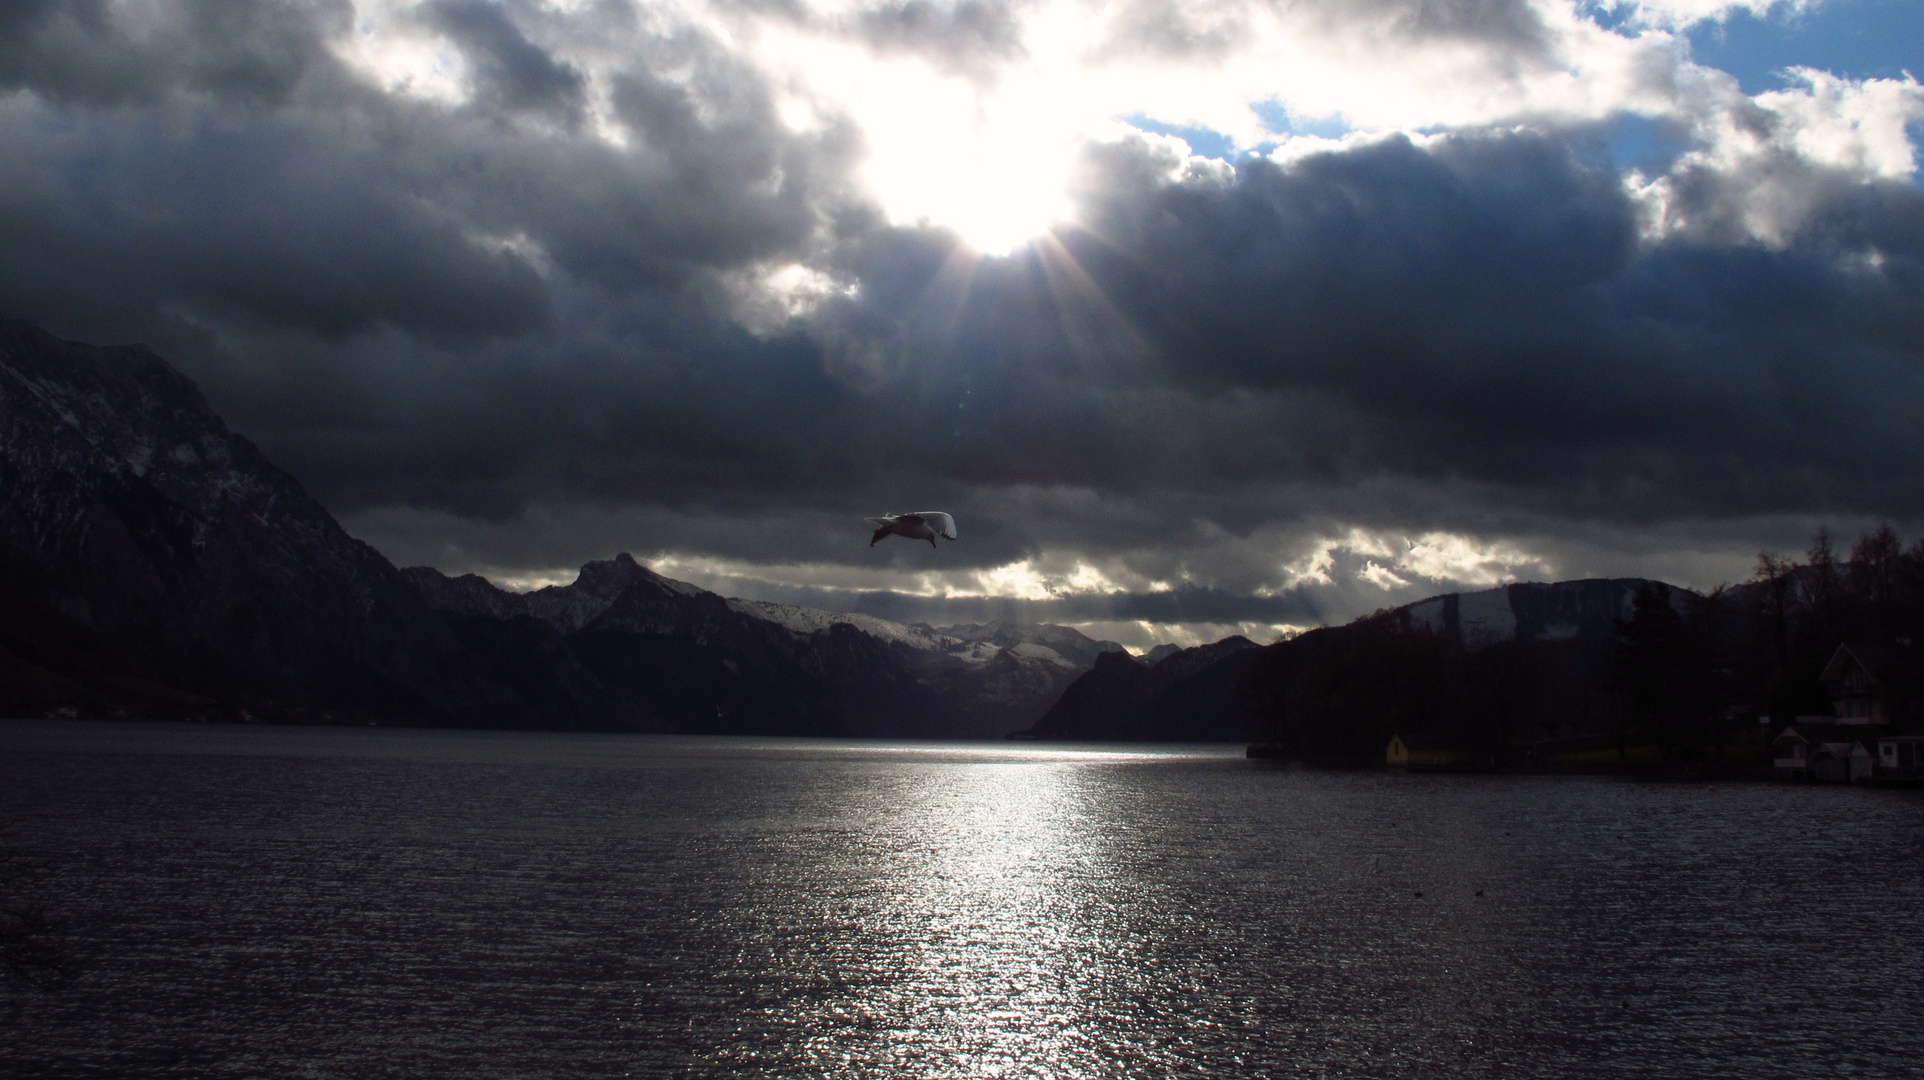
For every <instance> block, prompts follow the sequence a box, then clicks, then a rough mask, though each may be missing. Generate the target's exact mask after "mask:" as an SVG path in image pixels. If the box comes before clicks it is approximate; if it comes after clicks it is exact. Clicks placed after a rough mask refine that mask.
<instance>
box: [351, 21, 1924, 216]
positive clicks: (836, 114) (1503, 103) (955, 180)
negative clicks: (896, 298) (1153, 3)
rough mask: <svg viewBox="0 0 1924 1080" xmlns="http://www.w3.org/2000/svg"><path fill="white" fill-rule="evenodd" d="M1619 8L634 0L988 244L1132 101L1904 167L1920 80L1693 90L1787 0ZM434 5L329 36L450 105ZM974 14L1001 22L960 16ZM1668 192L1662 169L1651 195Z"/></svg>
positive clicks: (915, 204) (1050, 191) (609, 50)
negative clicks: (1640, 136) (1456, 12)
mask: <svg viewBox="0 0 1924 1080" xmlns="http://www.w3.org/2000/svg"><path fill="white" fill-rule="evenodd" d="M1802 6H1803V5H1802V4H1801V3H1794V4H1791V5H1790V8H1791V9H1801V7H1802ZM1615 7H1616V8H1617V9H1619V10H1620V12H1627V13H1628V14H1629V16H1630V17H1629V19H1628V21H1627V22H1626V23H1625V24H1624V25H1623V26H1622V27H1619V28H1617V29H1614V30H1613V29H1607V28H1605V27H1603V26H1601V25H1599V24H1598V22H1597V21H1596V20H1595V18H1594V17H1593V13H1594V12H1595V10H1596V9H1595V8H1593V7H1590V6H1589V5H1586V4H1580V3H1576V2H1572V0H1543V2H1541V3H1537V4H1534V5H1530V6H1526V7H1520V8H1516V9H1514V10H1512V11H1510V12H1509V14H1508V16H1507V17H1509V18H1510V19H1512V21H1513V22H1514V24H1515V25H1514V26H1510V27H1507V28H1506V27H1496V28H1492V27H1489V26H1485V25H1483V24H1481V23H1466V24H1464V25H1463V26H1462V27H1452V26H1449V25H1445V26H1443V27H1442V28H1441V30H1440V32H1428V33H1417V32H1414V31H1413V30H1412V29H1411V24H1410V22H1409V20H1410V18H1411V16H1410V15H1409V14H1408V13H1407V12H1405V11H1403V10H1402V9H1400V8H1397V7H1395V6H1393V5H1390V6H1384V7H1381V8H1374V7H1372V8H1346V7H1343V6H1341V5H1316V4H1307V5H1285V6H1271V5H1260V4H1243V3H1234V2H1232V3H1227V4H1220V5H1210V6H1207V7H1200V6H1176V7H1172V8H1170V9H1168V10H1167V11H1166V12H1164V13H1163V14H1162V15H1159V16H1157V17H1156V18H1150V17H1149V16H1148V14H1147V11H1148V9H1146V8H1144V7H1142V6H1141V5H1137V4H1130V3H1122V2H1111V3H1085V2H1082V0H1037V2H1035V3H1030V4H1023V5H1017V6H1013V7H1010V8H1006V9H1003V8H993V9H992V8H988V7H984V8H982V9H981V10H980V11H977V10H976V9H973V8H971V9H968V11H967V12H965V11H964V9H963V8H960V7H956V8H949V7H945V6H943V5H931V6H929V7H928V8H927V9H926V10H923V9H922V8H920V7H918V8H917V11H918V12H919V13H920V14H919V16H918V17H919V18H923V19H924V20H925V22H926V21H927V20H934V22H932V23H929V25H927V26H924V25H923V24H922V23H913V24H907V25H906V26H895V25H894V24H892V23H889V22H887V20H888V19H889V18H897V17H902V13H901V12H896V11H895V10H894V9H883V8H871V7H866V6H863V5H859V4H849V3H838V2H835V0H816V2H814V3H812V4H811V3H806V2H805V3H803V4H801V5H797V6H794V7H792V8H791V7H784V8H782V9H780V13H779V14H777V13H774V9H768V11H767V12H762V13H757V12H756V11H753V10H751V9H748V8H744V7H742V6H740V5H734V4H727V3H722V2H720V0H715V2H712V3H710V2H704V0H681V2H677V3H665V4H653V5H649V6H648V7H647V8H645V9H641V12H640V16H641V17H640V18H639V19H638V20H637V22H636V24H635V29H637V30H639V31H640V32H643V33H651V34H658V35H674V34H686V33H690V32H693V33H699V34H702V35H706V36H708V37H710V38H711V39H713V40H715V41H717V42H720V43H722V44H724V45H725V47H726V48H728V49H729V50H730V51H731V52H732V53H733V54H734V55H735V58H736V59H737V60H738V61H739V62H743V63H746V64H749V65H751V66H752V67H754V68H755V69H757V70H759V71H760V72H761V73H763V74H764V75H766V76H767V77H768V78H769V79H770V80H771V83H772V84H773V85H776V86H779V87H785V88H786V90H785V91H784V93H783V97H782V99H781V101H780V103H779V112H780V114H781V117H782V120H783V121H784V123H786V124H787V125H788V126H789V127H791V128H792V129H795V130H798V131H819V130H822V129H824V128H825V126H827V125H829V124H832V123H835V122H837V121H838V120H839V119H842V118H846V119H847V120H849V121H852V122H853V125H854V128H855V130H856V131H857V132H859V134H860V137H861V139H862V143H863V154H864V161H863V164H862V166H861V169H860V174H859V175H860V179H861V180H862V182H863V183H864V184H865V185H866V187H867V189H868V193H869V194H870V195H871V197H873V198H874V199H875V200H876V202H877V203H878V204H879V205H880V207H881V208H882V209H883V211H884V212H885V213H886V214H887V216H888V217H889V218H890V219H891V220H892V221H895V222H897V223H899V224H915V223H929V224H933V225H937V226H942V227H947V228H950V229H953V230H955V231H956V232H957V233H958V234H959V235H961V236H962V237H963V239H964V240H966V241H967V242H969V243H970V244H971V245H972V246H973V247H975V248H976V249H977V250H978V251H981V252H985V253H991V254H996V253H1002V252H1006V251H1008V250H1010V249H1011V248H1013V247H1015V246H1017V245H1019V244H1021V243H1023V242H1024V241H1026V240H1028V239H1030V238H1033V237H1036V236H1038V235H1040V234H1042V233H1043V232H1045V231H1046V230H1047V229H1049V228H1050V227H1051V226H1053V225H1056V224H1058V223H1062V222H1066V221H1069V220H1070V219H1071V218H1072V217H1073V213H1074V208H1073V205H1072V203H1071V199H1070V189H1071V181H1072V175H1073V172H1074V168H1075V165H1076V161H1077V159H1078V155H1079V154H1080V153H1081V151H1082V149H1083V148H1084V147H1085V146H1087V145H1088V144H1089V143H1090V142H1092V141H1095V142H1102V141H1109V140H1113V139H1115V138H1118V137H1120V136H1121V135H1123V134H1125V133H1127V132H1129V131H1131V130H1132V128H1131V127H1130V126H1129V121H1130V120H1131V119H1134V118H1141V119H1142V120H1143V121H1144V122H1149V123H1151V124H1153V125H1168V126H1173V127H1175V128H1178V129H1197V130H1201V131H1206V132H1210V133H1214V136H1213V137H1216V138H1219V139H1226V140H1227V141H1228V143H1229V144H1230V145H1232V146H1235V147H1238V148H1240V149H1242V150H1245V151H1247V150H1252V149H1257V148H1261V147H1266V146H1267V147H1273V148H1274V150H1273V152H1274V154H1275V156H1276V158H1277V160H1279V161H1288V160H1292V159H1294V158H1296V157H1300V156H1301V155H1302V154H1304V153H1307V152H1313V151H1315V150H1318V149H1327V148H1329V147H1331V146H1334V145H1340V144H1339V143H1335V142H1333V141H1332V140H1331V139H1330V138H1329V137H1328V136H1327V135H1326V134H1314V133H1304V132H1301V131H1296V130H1293V129H1292V128H1291V127H1290V125H1291V124H1297V123H1312V124H1314V123H1335V124H1336V125H1337V126H1338V127H1347V128H1350V129H1353V130H1355V131H1357V132H1360V133H1364V134H1367V133H1371V132H1375V133H1382V132H1392V131H1400V132H1406V133H1418V132H1423V131H1435V130H1439V129H1447V128H1453V127H1463V126H1476V125H1503V124H1510V125H1528V124H1533V123H1538V122H1541V121H1543V120H1546V119H1548V120H1552V121H1555V122H1571V121H1581V120H1594V119H1602V118H1606V117H1609V116H1612V115H1615V114H1618V113H1622V112H1632V113H1639V114H1643V115H1648V116H1663V117H1670V118H1681V119H1683V120H1685V121H1686V122H1688V123H1689V124H1690V125H1692V126H1693V127H1696V128H1701V132H1700V134H1701V137H1702V139H1703V141H1704V143H1705V144H1706V146H1707V149H1706V150H1705V151H1704V155H1705V156H1703V157H1702V158H1701V159H1700V160H1701V161H1703V162H1712V161H1715V162H1716V163H1718V164H1721V165H1725V166H1728V165H1729V164H1730V162H1731V161H1732V160H1734V159H1735V158H1741V157H1742V156H1743V155H1744V154H1745V152H1746V151H1745V148H1744V146H1743V145H1742V144H1743V140H1744V138H1745V137H1749V138H1752V139H1759V138H1761V139H1763V140H1764V141H1766V142H1770V143H1772V144H1773V145H1774V146H1776V147H1778V148H1779V149H1787V150H1789V151H1792V152H1795V153H1797V154H1799V155H1802V156H1803V157H1805V158H1807V159H1809V160H1811V161H1813V162H1818V163H1822V164H1825V165H1827V166H1832V167H1836V168H1841V169H1849V170H1855V171H1857V172H1860V173H1863V174H1865V175H1876V176H1891V175H1897V174H1906V175H1907V174H1908V172H1909V171H1910V169H1911V168H1912V165H1911V146H1910V142H1909V139H1908V136H1907V134H1906V130H1905V125H1906V124H1909V123H1912V122H1914V121H1915V118H1916V112H1915V110H1916V96H1915V89H1916V84H1915V83H1910V84H1908V85H1907V84H1902V83H1889V84H1888V85H1886V84H1885V83H1875V82H1874V83H1864V84H1857V83H1849V82H1847V81H1843V80H1837V79H1832V78H1830V77H1828V76H1822V75H1820V74H1817V73H1806V74H1804V75H1803V76H1802V77H1803V78H1804V79H1805V82H1806V86H1805V87H1804V88H1803V89H1799V90H1791V91H1783V92H1778V93H1773V94H1765V95H1762V96H1760V97H1759V98H1758V99H1757V102H1756V105H1757V106H1758V107H1761V108H1763V109H1765V110H1768V111H1770V112H1773V113H1775V114H1777V115H1778V116H1780V117H1782V118H1783V124H1782V125H1781V127H1782V130H1781V131H1780V132H1779V133H1777V134H1773V135H1767V136H1759V135H1756V134H1755V133H1751V134H1750V135H1749V136H1744V135H1743V134H1742V133H1741V132H1739V131H1737V130H1736V129H1735V128H1733V126H1732V123H1733V122H1732V120H1731V117H1732V115H1733V106H1734V105H1735V104H1736V102H1733V101H1731V100H1729V99H1730V98H1731V95H1732V94H1734V93H1735V92H1734V90H1728V91H1726V92H1724V93H1721V94H1708V95H1706V94H1703V93H1699V92H1698V91H1696V90H1693V89H1692V88H1693V87H1697V86H1699V85H1701V84H1702V83H1703V81H1704V80H1703V79H1702V78H1701V77H1700V75H1701V73H1697V74H1693V72H1694V71H1696V69H1693V68H1692V67H1691V65H1690V64H1689V62H1688V60H1687V59H1686V48H1687V47H1686V46H1685V44H1684V43H1683V42H1682V41H1681V39H1679V38H1677V37H1676V36H1675V35H1674V33H1673V32H1672V31H1674V30H1676V29H1677V28H1680V27H1684V26H1687V25H1689V24H1691V23H1694V22H1698V21H1702V20H1705V19H1716V18H1722V17H1725V16H1726V15H1728V14H1729V13H1730V12H1732V11H1734V10H1739V9H1745V10H1750V11H1753V12H1757V13H1762V12H1766V11H1777V12H1779V13H1781V12H1782V11H1783V10H1786V9H1785V6H1784V5H1783V4H1781V3H1775V4H1773V3H1764V2H1762V0H1755V2H1752V0H1737V2H1730V0H1643V2H1640V3H1624V4H1621V5H1615ZM564 8H565V6H564ZM420 10H421V9H420V8H419V6H418V5H415V4H411V3H406V2H363V3H361V4H359V5H358V6H357V16H356V18H355V19H354V20H353V23H352V27H351V29H350V30H349V32H348V33H347V34H346V35H345V36H344V37H343V38H342V39H341V40H340V41H338V42H337V44H336V48H337V52H338V53H339V54H340V55H341V56H343V57H344V58H345V59H347V60H349V61H350V62H351V63H352V64H353V65H354V66H355V67H356V68H358V69H359V70H361V71H363V72H364V73H366V74H367V76H368V77H369V78H370V79H371V80H372V81H374V82H375V83H376V84H377V85H379V86H381V87H383V88H385V89H387V90H388V91H390V92H393V93H398V94H409V95H414V96H418V97H422V98H426V99H429V100H434V101H439V102H443V103H445V104H448V105H451V106H452V105H455V104H458V103H460V102H461V101H463V100H465V99H466V98H467V96H468V95H469V92H470V90H469V85H468V84H469V83H470V81H471V80H472V78H473V77H474V76H473V73H472V72H471V71H470V70H469V66H468V64H467V63H466V61H465V60H464V59H463V55H462V52H461V50H460V49H458V48H456V47H455V46H454V45H453V44H452V43H451V42H450V41H448V40H447V39H445V38H444V37H441V36H438V35H437V32H436V31H435V29H434V25H433V23H432V20H429V19H425V18H423V17H421V15H420ZM586 10H588V9H584V11H586ZM1158 10H1161V9H1158ZM1605 10H1609V8H1608V7H1606V9H1605ZM892 12H893V14H891V13H892ZM985 13H986V14H985ZM965 15H966V16H969V17H975V16H979V19H978V20H977V21H978V22H980V21H982V20H988V23H987V24H986V25H982V26H978V25H974V24H968V25H966V26H965V25H963V23H964V22H965V21H966V20H965ZM568 18H569V16H568V15H567V13H566V11H565V9H550V11H549V13H548V15H547V16H546V17H543V18H540V19H534V18H530V19H526V20H524V25H523V27H522V28H523V30H525V31H526V32H527V33H529V34H530V36H531V38H533V39H535V40H537V41H538V42H539V44H541V45H542V46H543V47H544V48H545V49H548V50H550V51H551V53H552V55H553V56H554V57H555V58H556V60H557V61H558V62H563V63H566V64H568V65H570V67H571V68H572V69H573V70H576V71H578V72H580V73H581V74H582V75H583V77H584V79H585V82H586V86H587V87H588V94H587V100H588V109H589V116H590V122H591V124H592V125H593V126H594V128H595V129H596V130H598V131H601V132H602V133H603V134H604V136H605V137H606V138H607V140H608V141H610V142H611V143H614V144H617V145H620V146H624V147H625V146H627V145H628V143H629V140H630V138H631V135H632V133H630V132H627V131H626V130H625V129H624V128H623V127H622V125H621V124H620V122H619V121H618V120H617V119H616V118H615V117H614V115H613V113H611V112H610V111H609V109H608V107H607V102H608V95H609V92H610V86H611V85H612V82H613V80H614V73H616V72H617V71H618V69H619V67H620V65H622V64H624V63H626V62H627V57H626V56H624V54H623V51H622V49H621V48H620V42H619V40H618V36H617V37H616V38H610V37H608V36H607V35H599V34H582V33H572V32H570V31H569V29H568V26H567V24H568ZM943 19H948V20H951V21H953V22H955V23H956V25H953V26H951V25H948V24H946V23H942V22H941V20H943ZM996 20H1000V21H996ZM965 30H966V31H968V32H963V31H965ZM924 31H926V32H924ZM918 34H919V35H920V36H918ZM664 74H665V75H667V76H668V77H669V78H671V79H672V78H674V77H676V76H675V73H674V72H673V71H672V70H671V71H668V72H665V73H664ZM1712 81H1713V82H1714V81H1715V80H1712ZM1725 81H1726V82H1728V81H1729V80H1727V79H1726V80H1725ZM1888 82H1889V81H1888V80H1887V81H1886V83H1888ZM1738 97H1741V95H1738ZM1283 118H1287V122H1284V119H1283ZM1278 125H1280V126H1278ZM1644 183H1645V184H1646V185H1649V184H1650V183H1652V181H1650V180H1648V179H1647V178H1646V180H1645V181H1644ZM1661 195H1662V193H1661V192H1660V191H1657V190H1655V189H1654V188H1653V189H1652V190H1651V192H1650V194H1649V198H1650V199H1651V200H1653V201H1656V200H1660V198H1661Z"/></svg>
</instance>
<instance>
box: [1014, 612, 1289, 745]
mask: <svg viewBox="0 0 1924 1080" xmlns="http://www.w3.org/2000/svg"><path fill="white" fill-rule="evenodd" d="M1261 652H1262V650H1261V648H1260V647H1259V646H1258V645H1257V644H1256V643H1255V642H1253V641H1251V640H1249V639H1248V638H1246V637H1241V636H1236V637H1228V638H1224V639H1223V640H1221V641H1218V642H1216V643H1215V644H1213V645H1198V646H1196V647H1195V648H1192V649H1178V650H1176V651H1174V652H1169V653H1165V654H1164V655H1163V657H1162V658H1161V659H1160V660H1157V661H1156V662H1154V663H1148V662H1146V661H1145V660H1138V659H1136V658H1135V657H1132V656H1130V655H1129V654H1128V653H1104V654H1103V655H1101V656H1099V657H1097V658H1096V663H1095V666H1094V667H1092V668H1090V669H1089V671H1088V673H1087V674H1085V675H1083V676H1082V677H1081V678H1079V679H1077V680H1076V681H1075V682H1074V683H1073V684H1071V685H1070V686H1069V688H1068V689H1067V690H1065V691H1063V694H1062V697H1061V698H1060V699H1059V700H1058V701H1057V702H1056V703H1055V706H1054V707H1053V708H1051V709H1050V710H1049V711H1048V713H1046V714H1045V715H1044V716H1043V717H1042V719H1041V720H1039V721H1037V723H1036V725H1035V726H1034V727H1033V728H1031V729H1030V730H1029V732H1028V733H1027V734H1028V736H1029V737H1031V738H1037V739H1072V740H1097V741H1106V740H1125V741H1152V742H1171V741H1174V742H1221V741H1242V740H1246V739H1247V738H1248V732H1249V731H1250V729H1251V727H1252V724H1251V723H1250V719H1249V717H1248V716H1247V708H1246V707H1245V705H1244V703H1243V701H1242V700H1241V698H1240V696H1239V691H1240V688H1241V687H1242V685H1243V684H1244V683H1245V682H1246V681H1247V676H1248V670H1247V669H1248V667H1249V665H1250V663H1251V662H1252V661H1253V660H1254V659H1255V658H1256V657H1257V656H1259V655H1260V654H1261Z"/></svg>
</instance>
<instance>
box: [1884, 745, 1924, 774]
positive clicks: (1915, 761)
mask: <svg viewBox="0 0 1924 1080" xmlns="http://www.w3.org/2000/svg"><path fill="white" fill-rule="evenodd" d="M1876 775H1877V777H1878V778H1879V779H1881V780H1895V781H1907V782H1913V783H1914V782H1917V781H1920V780H1924V735H1892V736H1889V737H1886V738H1882V739H1879V740H1877V772H1876Z"/></svg>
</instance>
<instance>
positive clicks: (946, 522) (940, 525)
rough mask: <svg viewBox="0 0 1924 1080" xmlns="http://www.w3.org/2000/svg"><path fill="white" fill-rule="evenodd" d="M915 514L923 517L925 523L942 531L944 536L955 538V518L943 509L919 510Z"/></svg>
mask: <svg viewBox="0 0 1924 1080" xmlns="http://www.w3.org/2000/svg"><path fill="white" fill-rule="evenodd" d="M914 516H915V517H918V518H921V519H922V521H923V523H924V524H926V525H928V527H929V528H931V529H934V530H935V531H936V532H939V533H941V534H942V535H943V536H944V537H946V538H948V539H950V540H953V539H955V519H954V518H952V517H950V516H949V515H947V514H945V513H943V512H942V511H940V510H917V511H916V512H915V514H914Z"/></svg>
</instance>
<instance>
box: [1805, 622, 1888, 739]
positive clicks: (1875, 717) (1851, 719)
mask: <svg viewBox="0 0 1924 1080" xmlns="http://www.w3.org/2000/svg"><path fill="white" fill-rule="evenodd" d="M1889 667H1890V650H1888V649H1882V648H1878V647H1875V646H1871V645H1864V644H1860V643H1857V642H1850V641H1846V642H1844V643H1843V644H1841V645H1839V646H1837V651H1836V652H1834V653H1832V654H1831V658H1830V663H1828V664H1825V665H1824V672H1823V674H1822V675H1819V676H1818V678H1819V679H1821V680H1822V681H1823V683H1824V685H1825V687H1826V688H1828V689H1829V690H1830V698H1831V705H1832V708H1833V710H1834V712H1835V714H1836V716H1837V723H1839V724H1848V725H1881V724H1888V723H1890V722H1891V718H1892V713H1893V711H1894V710H1893V709H1892V708H1891V706H1892V701H1891V697H1892V689H1893V687H1892V680H1891V678H1890V673H1889Z"/></svg>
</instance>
